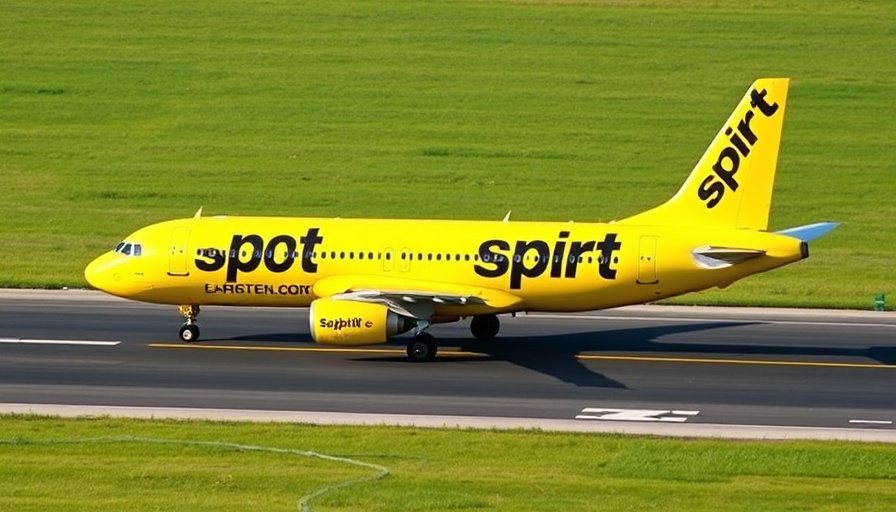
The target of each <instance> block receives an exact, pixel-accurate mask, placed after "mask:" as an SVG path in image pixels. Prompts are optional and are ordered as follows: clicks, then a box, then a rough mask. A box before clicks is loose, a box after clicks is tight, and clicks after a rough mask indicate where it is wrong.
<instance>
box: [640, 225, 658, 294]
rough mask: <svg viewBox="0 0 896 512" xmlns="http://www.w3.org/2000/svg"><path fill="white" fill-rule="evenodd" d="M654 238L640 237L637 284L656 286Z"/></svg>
mask: <svg viewBox="0 0 896 512" xmlns="http://www.w3.org/2000/svg"><path fill="white" fill-rule="evenodd" d="M656 238H657V237H655V236H642V237H641V244H640V248H639V253H640V257H639V260H638V284H656V283H658V282H659V281H657V279H656Z"/></svg>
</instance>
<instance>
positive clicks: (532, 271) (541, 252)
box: [510, 234, 568, 290]
mask: <svg viewBox="0 0 896 512" xmlns="http://www.w3.org/2000/svg"><path fill="white" fill-rule="evenodd" d="M567 235H568V234H567ZM533 249H534V250H535V251H536V252H538V260H536V262H535V265H534V266H532V267H531V268H529V267H527V266H526V253H528V252H529V251H531V250H533ZM549 257H550V249H549V248H548V243H547V242H544V241H541V240H533V241H531V242H525V241H523V240H520V241H518V242H517V243H516V249H514V251H513V266H512V267H511V268H510V289H511V290H518V289H520V287H521V286H522V276H526V277H538V276H540V275H541V274H543V273H544V271H545V269H546V268H547V266H548V258H549Z"/></svg>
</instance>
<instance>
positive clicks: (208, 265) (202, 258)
mask: <svg viewBox="0 0 896 512" xmlns="http://www.w3.org/2000/svg"><path fill="white" fill-rule="evenodd" d="M225 260H226V257H225V255H224V253H223V252H221V251H218V250H215V249H199V257H198V258H196V259H195V260H193V261H194V262H195V263H196V268H198V269H199V270H201V271H203V272H214V271H215V270H220V269H221V267H223V266H224V261H225Z"/></svg>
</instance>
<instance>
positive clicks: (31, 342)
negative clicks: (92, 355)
mask: <svg viewBox="0 0 896 512" xmlns="http://www.w3.org/2000/svg"><path fill="white" fill-rule="evenodd" d="M0 343H15V344H22V345H88V346H101V347H114V346H115V345H118V344H120V343H121V342H120V341H92V340H40V339H22V338H0Z"/></svg>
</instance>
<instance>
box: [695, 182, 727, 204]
mask: <svg viewBox="0 0 896 512" xmlns="http://www.w3.org/2000/svg"><path fill="white" fill-rule="evenodd" d="M724 195H725V185H722V183H721V182H718V181H715V179H713V177H712V176H707V177H706V179H705V180H703V183H701V184H700V188H699V189H697V196H698V197H700V199H701V200H703V201H708V202H707V203H706V207H707V208H712V207H714V206H715V205H717V204H719V201H721V200H722V196H724ZM713 196H715V197H713Z"/></svg>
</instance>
